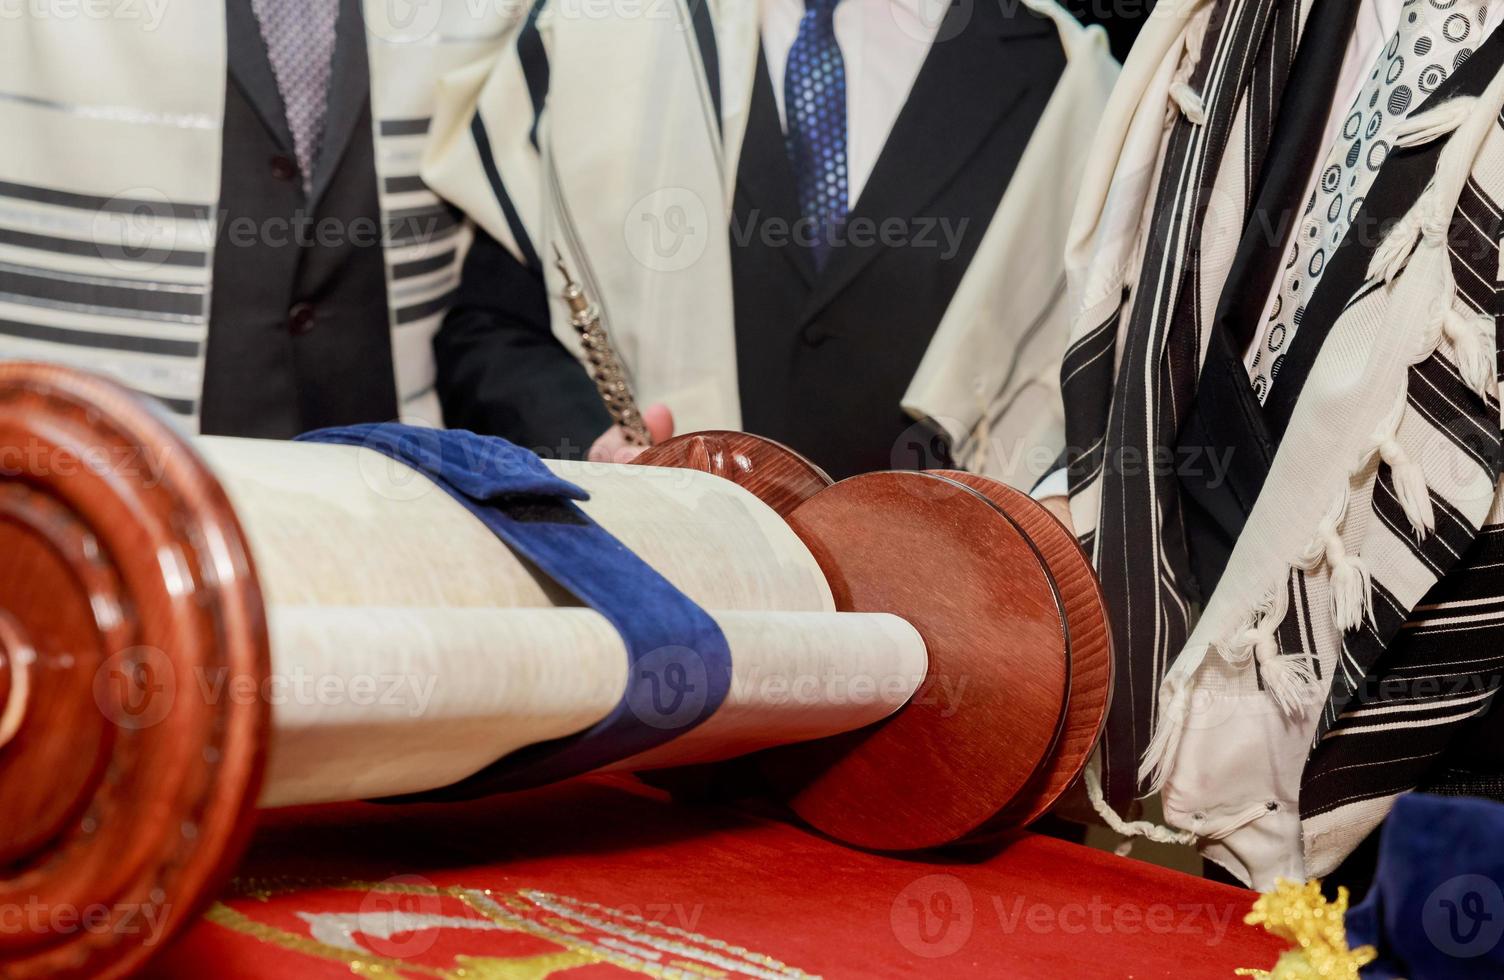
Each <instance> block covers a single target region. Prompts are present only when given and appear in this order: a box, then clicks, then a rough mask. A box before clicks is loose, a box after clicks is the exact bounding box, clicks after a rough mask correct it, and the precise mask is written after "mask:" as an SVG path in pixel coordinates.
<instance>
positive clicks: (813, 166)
mask: <svg viewBox="0 0 1504 980" xmlns="http://www.w3.org/2000/svg"><path fill="white" fill-rule="evenodd" d="M840 2H841V0H805V10H804V17H803V18H802V19H801V20H800V21H799V36H798V37H797V38H795V39H794V46H793V47H791V48H790V49H789V60H788V67H787V68H786V69H785V71H784V78H783V100H784V115H785V116H786V117H787V121H786V123H785V126H786V128H787V129H788V135H787V136H786V137H785V142H786V143H787V145H788V152H789V160H790V162H791V163H792V164H793V167H794V183H795V185H796V188H797V190H798V195H799V213H800V216H801V217H802V218H803V220H804V222H805V223H806V225H807V229H805V233H804V234H803V235H802V236H799V240H801V241H810V240H811V239H813V242H814V245H813V248H812V249H811V252H812V255H813V257H814V260H815V268H816V269H823V268H824V267H825V260H826V259H827V258H829V256H830V250H831V242H832V237H833V235H834V234H835V232H836V229H838V228H839V227H840V225H841V224H842V222H844V221H845V220H846V212H847V200H846V198H847V193H848V191H847V173H846V62H845V61H844V60H843V59H842V58H841V46H840V45H839V44H837V43H836V29H835V12H836V5H837V4H838V3H840Z"/></svg>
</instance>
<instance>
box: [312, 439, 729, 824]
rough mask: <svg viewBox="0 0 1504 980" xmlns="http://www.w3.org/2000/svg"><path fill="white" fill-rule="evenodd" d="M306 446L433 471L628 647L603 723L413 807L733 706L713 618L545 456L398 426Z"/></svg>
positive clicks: (611, 750) (690, 724)
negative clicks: (588, 508)
mask: <svg viewBox="0 0 1504 980" xmlns="http://www.w3.org/2000/svg"><path fill="white" fill-rule="evenodd" d="M298 439H299V441H302V442H320V443H332V444H336V445H345V446H360V447H363V448H365V449H370V450H373V451H375V452H378V453H381V454H382V455H384V456H387V457H390V458H392V459H395V460H398V461H400V462H402V463H405V464H407V465H408V466H410V467H412V468H413V469H415V470H417V471H419V472H420V473H423V474H424V475H425V476H427V477H428V478H429V479H430V480H432V481H433V482H434V483H436V484H437V485H438V486H440V487H442V488H443V489H444V490H445V492H447V493H448V494H449V495H450V496H451V497H453V498H454V499H455V500H457V501H459V502H460V503H461V504H463V505H464V507H465V509H467V510H468V511H470V513H472V514H474V515H475V516H476V517H477V518H479V520H480V521H481V523H483V524H485V525H486V527H488V528H490V529H491V531H492V532H493V533H494V534H495V535H496V536H497V537H498V538H500V539H501V540H502V541H504V542H506V544H507V545H508V546H509V547H511V549H512V550H513V551H514V552H516V553H517V554H519V555H521V556H522V557H523V558H525V559H527V560H528V561H530V562H532V563H533V564H534V565H535V566H537V567H538V569H539V570H541V571H542V572H543V573H544V574H545V575H547V576H549V577H550V578H551V579H553V580H554V581H555V582H557V583H558V584H559V585H560V586H561V587H563V588H564V589H566V590H567V591H568V592H569V593H570V594H571V595H573V596H574V597H575V598H577V599H579V600H580V601H581V602H583V603H584V604H586V605H587V606H589V607H590V608H591V609H594V610H595V611H596V612H599V613H600V614H601V615H602V616H604V617H606V619H607V620H609V621H610V623H611V625H612V626H614V627H616V629H617V631H618V632H619V633H620V634H621V638H622V641H623V642H624V643H625V644H626V648H627V660H628V665H629V673H628V680H627V689H626V692H625V693H624V695H623V696H622V699H621V701H620V702H619V703H618V704H617V705H616V707H615V708H614V709H613V710H612V711H611V713H610V714H609V715H607V716H606V717H605V718H604V719H602V720H601V721H600V722H599V723H598V724H596V725H595V726H593V727H592V728H590V729H587V730H586V731H583V732H579V733H577V734H575V735H570V736H567V737H565V738H560V739H554V740H552V741H548V742H541V743H538V744H536V745H530V746H527V747H526V748H522V749H519V750H517V751H516V752H513V753H511V754H510V755H508V756H506V757H505V758H503V759H501V760H499V761H497V762H495V763H493V764H492V765H490V766H488V767H487V768H486V769H484V770H482V771H481V772H478V773H476V774H475V775H473V776H471V777H469V778H467V779H464V780H462V781H460V782H459V783H456V784H454V785H452V786H448V787H445V788H443V789H439V790H435V791H433V792H431V793H423V794H420V795H418V796H417V797H414V798H415V799H422V800H456V799H474V798H476V797H479V796H486V795H490V794H492V793H501V792H509V791H512V790H518V789H526V788H529V787H533V786H540V785H542V784H544V783H550V782H556V781H558V780H561V779H567V778H569V777H571V776H577V775H579V774H581V773H585V772H589V771H591V770H593V769H598V768H600V767H601V766H604V765H608V764H610V763H613V762H617V761H619V760H622V759H626V758H629V757H631V756H634V755H637V754H638V753H640V752H645V751H647V750H648V749H652V748H655V747H656V746H659V745H662V744H664V743H666V742H669V741H672V740H673V739H675V738H677V737H678V736H680V735H682V734H684V733H685V732H687V731H689V730H691V729H693V728H695V727H696V726H697V725H699V724H700V723H701V722H703V721H705V719H707V718H709V717H710V716H711V715H712V714H714V713H715V711H716V709H717V708H719V707H720V705H721V702H722V701H723V700H725V697H726V694H727V692H728V690H729V689H730V686H731V650H730V648H729V647H728V645H727V643H726V637H725V635H724V634H723V633H722V632H721V629H720V627H719V626H717V625H716V623H715V620H713V619H711V618H710V616H708V615H707V614H706V613H705V611H704V610H703V609H701V608H700V607H699V606H697V605H696V604H695V603H694V602H693V601H691V600H690V598H689V597H688V596H686V595H685V594H684V593H682V592H680V591H679V590H678V589H676V588H675V587H674V586H673V585H672V584H670V583H669V581H668V580H667V579H665V578H664V577H663V576H662V575H660V574H658V573H657V572H656V571H654V570H653V568H652V567H651V566H649V565H648V564H647V563H646V562H644V561H643V560H642V559H641V558H638V557H637V556H636V555H635V554H633V553H632V552H631V551H630V550H628V549H627V547H626V546H625V545H623V544H622V543H621V542H620V541H618V540H617V539H616V538H614V537H612V536H611V534H609V533H608V532H607V531H606V530H605V528H603V527H601V526H600V525H599V524H596V523H595V522H594V521H592V520H591V519H590V518H589V517H588V516H587V515H586V514H585V512H584V511H582V510H580V508H579V507H577V506H575V504H574V503H573V501H576V500H587V499H589V495H588V494H587V493H586V492H585V491H584V490H582V489H581V488H579V487H578V486H575V485H574V484H572V483H570V482H569V481H567V480H563V479H560V478H559V477H557V476H555V475H554V474H553V473H552V472H551V471H550V470H549V469H548V467H546V466H544V465H543V461H542V460H541V459H539V458H538V457H537V456H536V455H535V454H533V453H531V452H528V451H527V450H525V449H522V448H520V447H518V446H515V445H513V444H512V443H510V442H507V441H506V440H505V439H496V438H489V437H484V436H478V435H476V434H475V433H473V432H456V431H440V430H435V429H420V428H416V427H413V426H406V425H397V424H394V423H384V424H380V425H357V426H349V427H346V428H338V429H321V430H319V431H316V432H310V433H307V434H305V435H302V436H299V437H298ZM433 546H434V547H435V548H442V547H444V543H443V542H442V541H435V542H434V543H433Z"/></svg>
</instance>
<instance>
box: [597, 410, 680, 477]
mask: <svg viewBox="0 0 1504 980" xmlns="http://www.w3.org/2000/svg"><path fill="white" fill-rule="evenodd" d="M642 421H643V424H644V425H646V426H647V427H648V435H650V436H652V438H653V444H654V445H657V444H658V443H660V442H663V441H664V440H666V439H672V438H673V436H674V413H673V412H670V411H669V410H668V406H667V405H662V404H659V405H649V406H648V407H647V408H645V409H643V410H642ZM646 448H647V447H646V446H634V445H632V444H631V443H630V442H628V441H627V430H626V429H623V428H622V427H621V426H619V425H613V426H612V427H611V428H609V429H607V430H606V432H605V435H603V436H601V437H600V438H599V439H597V440H595V445H593V446H591V447H590V461H591V462H592V463H630V462H632V460H634V459H636V458H637V455H638V454H639V453H641V452H642V451H643V450H644V449H646Z"/></svg>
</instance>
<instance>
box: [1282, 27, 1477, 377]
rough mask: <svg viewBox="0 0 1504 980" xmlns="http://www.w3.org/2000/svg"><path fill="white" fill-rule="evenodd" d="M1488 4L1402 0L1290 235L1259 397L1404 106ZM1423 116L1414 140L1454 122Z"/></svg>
mask: <svg viewBox="0 0 1504 980" xmlns="http://www.w3.org/2000/svg"><path fill="white" fill-rule="evenodd" d="M1487 7H1488V5H1487V3H1485V2H1483V0H1406V3H1405V6H1404V9H1403V10H1402V11H1401V12H1400V23H1399V27H1398V29H1397V30H1396V31H1395V33H1394V35H1393V36H1391V37H1390V39H1389V43H1388V44H1386V45H1384V47H1383V48H1382V49H1381V50H1380V51H1379V54H1378V57H1377V58H1376V60H1375V62H1374V65H1373V70H1372V72H1371V73H1370V74H1369V77H1368V81H1367V82H1366V83H1365V84H1364V86H1363V89H1362V90H1361V91H1360V92H1359V94H1358V98H1357V100H1356V101H1355V102H1354V103H1353V105H1352V107H1351V109H1350V110H1349V111H1348V113H1347V116H1346V118H1345V119H1344V120H1343V122H1342V128H1341V130H1340V131H1339V132H1338V133H1337V136H1336V138H1335V140H1334V142H1333V144H1332V146H1331V147H1330V149H1329V150H1328V152H1327V155H1326V158H1325V162H1324V163H1323V164H1322V169H1321V173H1320V177H1319V179H1318V182H1317V185H1316V188H1315V190H1314V191H1313V192H1312V194H1311V196H1310V198H1308V199H1307V201H1306V206H1305V213H1304V214H1303V215H1302V216H1301V218H1300V221H1299V222H1298V224H1297V225H1296V227H1295V229H1294V234H1293V235H1292V236H1291V239H1290V242H1289V245H1288V248H1287V261H1286V263H1285V268H1284V270H1283V271H1282V272H1281V274H1280V283H1279V297H1278V299H1277V300H1276V301H1275V306H1274V310H1273V311H1272V313H1271V314H1270V319H1269V322H1268V323H1267V324H1265V326H1264V334H1263V338H1262V339H1261V340H1260V342H1259V346H1258V349H1257V350H1256V352H1255V354H1254V361H1253V372H1254V378H1253V388H1254V393H1255V394H1256V395H1257V396H1258V398H1259V401H1261V402H1262V401H1263V400H1264V399H1266V398H1267V397H1268V395H1269V391H1270V389H1271V388H1272V387H1273V382H1274V377H1275V375H1276V374H1277V373H1278V372H1279V366H1280V361H1281V360H1282V359H1283V357H1284V352H1285V351H1287V350H1288V349H1289V347H1290V340H1291V338H1292V337H1294V335H1295V332H1296V331H1297V330H1298V329H1299V328H1300V321H1301V319H1302V318H1303V317H1304V315H1305V309H1306V305H1307V304H1308V303H1309V302H1310V300H1311V297H1312V296H1313V295H1314V294H1315V292H1316V287H1317V285H1318V284H1319V283H1320V282H1321V276H1322V273H1323V272H1324V271H1325V269H1326V264H1327V262H1328V260H1329V259H1330V258H1331V256H1332V254H1333V253H1334V252H1335V251H1336V250H1337V247H1338V246H1339V245H1341V244H1342V240H1343V238H1345V237H1346V236H1347V232H1348V229H1349V228H1351V227H1352V223H1353V221H1354V219H1356V218H1357V216H1358V212H1359V211H1361V210H1362V208H1363V199H1364V197H1365V196H1366V195H1367V194H1368V191H1369V189H1370V188H1371V187H1372V186H1373V182H1374V179H1375V178H1376V177H1377V176H1378V174H1379V170H1380V169H1381V168H1382V167H1383V166H1384V161H1385V160H1386V159H1388V157H1389V153H1390V150H1391V149H1393V148H1394V146H1395V145H1396V144H1398V145H1400V146H1406V145H1411V141H1416V139H1417V134H1411V133H1409V132H1407V131H1406V124H1407V121H1408V120H1407V116H1408V114H1409V112H1410V111H1411V109H1413V108H1414V107H1415V106H1417V105H1420V104H1421V103H1422V102H1424V101H1425V99H1426V97H1427V96H1429V95H1430V94H1431V93H1432V92H1434V91H1436V89H1437V88H1438V87H1439V86H1440V85H1441V84H1442V82H1444V81H1446V79H1447V76H1448V75H1450V74H1451V72H1452V71H1453V70H1455V68H1456V67H1457V66H1458V65H1461V64H1462V62H1463V61H1465V60H1466V59H1467V57H1468V55H1470V54H1471V53H1472V50H1473V48H1474V47H1476V46H1477V45H1478V44H1479V43H1480V42H1481V41H1482V40H1483V30H1484V20H1485V18H1486V17H1487ZM1427 116H1428V117H1430V113H1427ZM1431 118H1432V122H1433V126H1432V127H1430V128H1429V129H1427V130H1426V131H1424V132H1422V133H1421V134H1418V135H1419V137H1420V138H1419V139H1418V141H1419V142H1425V141H1426V140H1427V139H1431V138H1434V137H1435V136H1437V135H1439V134H1440V133H1443V132H1451V131H1452V130H1453V129H1455V128H1456V127H1457V124H1458V123H1459V122H1460V121H1461V120H1460V118H1452V117H1450V116H1449V117H1446V118H1441V119H1437V118H1435V117H1431ZM1437 124H1439V125H1437Z"/></svg>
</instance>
